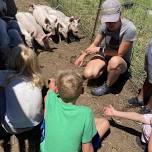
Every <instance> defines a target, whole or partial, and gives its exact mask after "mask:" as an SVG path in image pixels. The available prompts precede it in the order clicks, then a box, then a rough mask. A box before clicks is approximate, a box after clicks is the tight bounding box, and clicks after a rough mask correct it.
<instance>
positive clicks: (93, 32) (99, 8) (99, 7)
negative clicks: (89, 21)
mask: <svg viewBox="0 0 152 152" xmlns="http://www.w3.org/2000/svg"><path fill="white" fill-rule="evenodd" d="M102 1H103V0H100V1H99V6H98V10H97V14H96V19H95V23H94V27H93V31H92V37H91V42H92V40H93V38H94V35H95V30H96V27H97V22H98V18H99V14H100V10H101V4H102Z"/></svg>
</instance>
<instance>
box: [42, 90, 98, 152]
mask: <svg viewBox="0 0 152 152" xmlns="http://www.w3.org/2000/svg"><path fill="white" fill-rule="evenodd" d="M45 106H46V107H45V108H46V109H45V110H46V111H45V138H44V141H43V142H42V143H41V152H79V151H81V144H82V143H88V142H90V141H91V140H92V138H93V137H94V135H95V134H96V133H97V130H96V127H95V121H94V118H93V113H92V111H91V109H90V108H88V107H84V106H77V105H73V104H69V103H64V102H63V101H62V99H61V98H60V97H58V95H57V94H55V93H54V92H53V91H49V92H48V94H47V98H46V105H45Z"/></svg>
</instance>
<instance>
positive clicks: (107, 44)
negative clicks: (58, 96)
mask: <svg viewBox="0 0 152 152" xmlns="http://www.w3.org/2000/svg"><path fill="white" fill-rule="evenodd" d="M101 22H102V25H101V27H100V30H99V33H98V34H97V36H96V38H95V40H94V42H93V43H92V44H91V45H90V46H89V47H88V48H87V49H86V50H85V51H84V52H83V53H82V54H81V55H80V56H79V57H78V58H77V59H76V61H75V65H77V66H81V64H82V63H83V60H84V59H85V57H86V56H87V55H90V54H95V55H94V57H93V58H92V59H91V61H90V62H89V63H88V64H87V66H86V68H85V70H84V77H85V78H87V79H96V78H97V77H99V76H100V75H101V74H102V73H103V71H104V70H107V73H108V75H107V80H106V82H105V83H104V84H103V85H102V86H100V87H97V88H93V89H92V90H91V92H92V94H93V95H96V96H100V95H104V94H107V93H110V92H111V89H112V85H113V84H114V83H115V82H116V81H117V79H118V78H119V76H120V75H121V74H123V73H125V72H126V71H127V69H128V68H129V66H130V57H131V50H132V47H133V42H134V41H135V38H136V28H135V26H134V24H133V23H132V22H131V21H129V20H127V19H125V18H122V17H121V4H120V2H119V1H118V0H113V1H111V0H106V1H104V2H103V4H102V7H101ZM101 44H102V45H101Z"/></svg>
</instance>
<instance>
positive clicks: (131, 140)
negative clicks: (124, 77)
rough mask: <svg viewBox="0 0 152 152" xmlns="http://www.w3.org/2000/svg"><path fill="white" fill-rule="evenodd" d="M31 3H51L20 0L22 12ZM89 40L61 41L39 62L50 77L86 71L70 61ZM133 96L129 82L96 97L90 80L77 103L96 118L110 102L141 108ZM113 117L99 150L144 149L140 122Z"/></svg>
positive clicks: (128, 151)
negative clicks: (117, 90)
mask: <svg viewBox="0 0 152 152" xmlns="http://www.w3.org/2000/svg"><path fill="white" fill-rule="evenodd" d="M31 3H41V4H47V2H45V1H40V0H31V1H25V0H16V4H17V7H18V9H19V10H22V11H23V10H27V8H28V6H29V4H31ZM89 43H90V42H89V40H88V39H87V38H84V39H81V40H80V41H79V42H72V43H70V44H67V43H66V42H64V41H62V42H61V43H60V44H56V47H57V49H54V50H53V51H54V52H47V51H44V52H41V53H39V55H38V57H39V61H40V64H41V68H42V72H43V75H44V77H45V78H46V80H47V79H48V78H50V77H56V75H57V72H58V71H59V70H65V69H71V70H75V71H79V72H81V73H82V71H83V67H81V68H77V67H75V66H74V65H73V64H72V63H71V62H70V60H71V57H72V56H76V55H78V54H80V52H81V51H82V50H84V49H85V48H86V47H87V46H88V45H89ZM133 96H135V92H134V90H133V85H132V84H131V82H130V81H127V82H126V84H125V86H124V87H123V89H122V91H121V92H120V93H119V94H108V95H104V96H102V97H95V96H92V95H91V94H90V87H88V86H87V81H86V82H85V92H84V94H83V95H82V96H81V97H80V98H79V100H78V102H77V104H80V105H86V106H89V107H90V108H91V109H92V110H93V112H94V115H95V116H96V117H102V108H103V107H104V106H106V105H109V104H112V105H113V106H114V107H115V108H117V109H119V110H126V111H137V110H138V109H137V108H129V107H128V105H127V100H128V99H129V98H131V97H133ZM113 119H114V120H115V123H114V122H113V121H112V120H111V119H110V122H111V128H110V134H109V135H108V136H107V137H106V139H105V140H104V141H103V143H102V147H101V149H100V150H99V152H143V150H142V149H141V147H139V145H138V144H137V142H136V139H138V138H139V137H138V136H139V135H140V132H141V127H140V124H139V123H137V122H132V121H128V120H122V119H116V118H113ZM15 141H16V140H15V139H13V140H12V142H14V143H13V144H14V145H13V148H12V151H14V152H17V151H18V150H17V148H16V147H17V145H16V142H15ZM1 151H2V150H1V149H0V152H1Z"/></svg>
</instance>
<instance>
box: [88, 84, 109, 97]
mask: <svg viewBox="0 0 152 152" xmlns="http://www.w3.org/2000/svg"><path fill="white" fill-rule="evenodd" d="M111 90H112V88H111V87H109V86H107V84H106V83H104V84H103V85H102V86H100V87H96V88H92V89H91V94H92V95H94V96H102V95H105V94H108V93H110V92H111Z"/></svg>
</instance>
